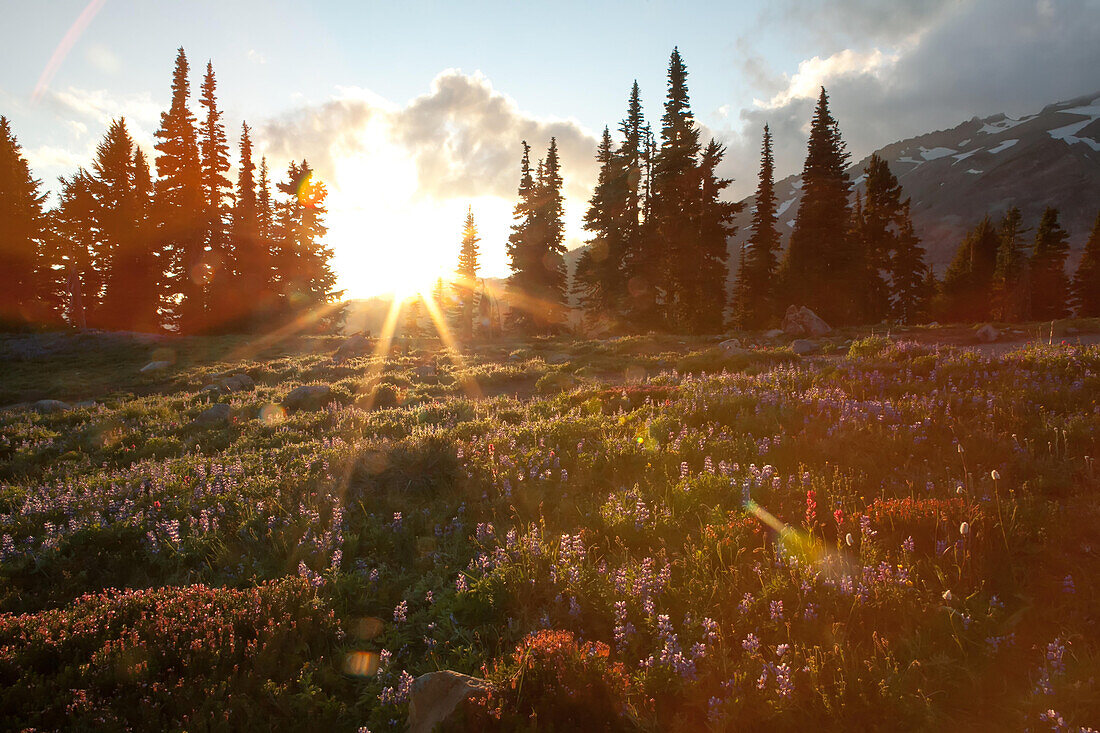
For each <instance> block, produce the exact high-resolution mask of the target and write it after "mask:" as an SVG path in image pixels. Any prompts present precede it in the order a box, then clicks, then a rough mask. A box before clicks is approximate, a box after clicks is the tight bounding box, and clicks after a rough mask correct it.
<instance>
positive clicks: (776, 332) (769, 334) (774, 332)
mask: <svg viewBox="0 0 1100 733" xmlns="http://www.w3.org/2000/svg"><path fill="white" fill-rule="evenodd" d="M781 336H783V329H782V328H773V329H771V330H769V331H765V332H764V338H766V339H767V340H768V341H775V340H777V339H779V338H780V337H781Z"/></svg>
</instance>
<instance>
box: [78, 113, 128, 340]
mask: <svg viewBox="0 0 1100 733" xmlns="http://www.w3.org/2000/svg"><path fill="white" fill-rule="evenodd" d="M133 159H134V144H133V140H132V139H131V137H130V133H129V131H127V129H126V121H125V120H124V119H121V118H120V119H116V120H114V121H113V122H112V123H111V126H110V127H109V128H108V129H107V134H106V136H105V137H104V138H103V142H101V143H100V144H99V146H98V147H97V148H96V158H95V161H94V162H93V163H92V172H93V177H92V193H93V195H94V196H95V222H96V234H97V240H96V248H97V253H96V259H97V260H98V261H99V262H100V263H102V265H101V267H102V277H103V280H104V286H105V289H104V293H103V299H102V302H101V307H100V308H99V309H97V310H96V311H95V312H94V313H92V314H89V318H88V320H89V322H90V323H94V324H95V325H96V326H98V327H101V328H116V329H127V330H129V329H130V328H131V324H130V323H129V319H130V317H131V316H132V315H134V314H135V305H136V304H135V303H134V302H133V300H132V297H133V293H134V290H133V285H134V282H133V280H134V278H135V276H136V275H137V274H138V273H136V272H135V261H134V256H135V254H137V250H138V248H139V246H140V244H139V243H138V242H137V241H136V238H137V237H136V234H137V232H136V219H137V216H136V211H135V209H136V206H135V204H136V197H135V193H134V180H133V179H134V176H133V173H134V170H133Z"/></svg>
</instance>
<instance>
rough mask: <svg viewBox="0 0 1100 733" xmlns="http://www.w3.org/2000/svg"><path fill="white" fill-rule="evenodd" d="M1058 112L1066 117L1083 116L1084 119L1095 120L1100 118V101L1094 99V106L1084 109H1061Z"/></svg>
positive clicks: (1090, 105) (1087, 106)
mask: <svg viewBox="0 0 1100 733" xmlns="http://www.w3.org/2000/svg"><path fill="white" fill-rule="evenodd" d="M1058 112H1059V113H1060V114H1064V115H1081V116H1082V117H1089V118H1091V119H1094V120H1095V119H1096V118H1097V117H1100V99H1094V100H1092V104H1089V105H1086V106H1084V107H1074V108H1072V109H1060V110H1058Z"/></svg>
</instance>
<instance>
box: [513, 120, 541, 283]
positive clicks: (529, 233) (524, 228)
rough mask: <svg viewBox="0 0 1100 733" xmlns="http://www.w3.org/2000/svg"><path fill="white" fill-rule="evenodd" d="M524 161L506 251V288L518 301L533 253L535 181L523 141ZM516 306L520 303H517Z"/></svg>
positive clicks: (529, 150) (527, 149)
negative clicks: (507, 274)
mask: <svg viewBox="0 0 1100 733" xmlns="http://www.w3.org/2000/svg"><path fill="white" fill-rule="evenodd" d="M521 145H522V146H523V157H522V158H521V160H520V177H519V190H518V191H517V196H518V200H517V201H516V206H515V209H514V210H513V212H512V231H511V233H510V234H509V235H508V244H507V245H506V248H505V249H506V251H507V254H508V266H509V267H510V268H511V271H512V274H511V275H510V276H509V278H508V287H509V289H510V290H511V291H512V292H513V295H514V298H515V299H516V300H517V301H519V300H521V299H522V297H523V293H525V292H526V291H528V290H529V289H530V288H531V286H532V283H531V282H530V279H531V275H532V272H533V271H534V263H533V261H532V259H533V257H532V252H533V249H534V243H533V242H532V239H533V237H534V229H535V197H536V191H535V179H534V177H533V175H532V172H531V146H530V145H528V144H527V141H526V140H524V141H522V143H521ZM517 305H519V303H518V302H517Z"/></svg>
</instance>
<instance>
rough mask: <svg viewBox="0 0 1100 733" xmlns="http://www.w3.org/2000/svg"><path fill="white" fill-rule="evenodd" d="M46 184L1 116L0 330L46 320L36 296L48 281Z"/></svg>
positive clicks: (4, 118)
mask: <svg viewBox="0 0 1100 733" xmlns="http://www.w3.org/2000/svg"><path fill="white" fill-rule="evenodd" d="M40 185H41V184H40V182H39V181H37V180H35V179H34V178H33V177H32V176H31V170H30V166H29V165H27V160H26V158H24V157H23V151H22V149H21V148H20V147H19V141H18V140H17V139H16V138H15V135H14V134H12V131H11V125H10V124H9V123H8V120H7V118H6V117H0V328H12V327H16V326H22V325H25V324H27V323H29V322H33V321H35V320H39V319H41V318H43V317H44V316H45V315H46V314H45V313H39V312H36V311H37V310H38V308H36V296H38V295H39V293H40V292H41V290H42V283H43V282H44V281H45V280H46V279H47V277H48V275H47V273H45V272H43V271H42V270H41V266H42V260H41V258H40V255H41V250H42V246H43V239H44V237H45V234H46V217H45V216H44V215H43V213H42V202H43V200H44V199H45V195H44V194H42V193H40V192H39V190H38V188H39V186H40Z"/></svg>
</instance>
